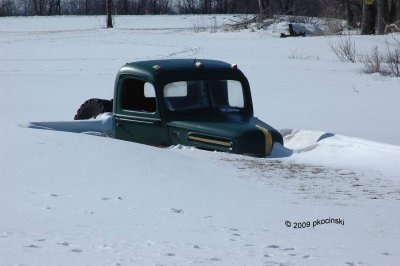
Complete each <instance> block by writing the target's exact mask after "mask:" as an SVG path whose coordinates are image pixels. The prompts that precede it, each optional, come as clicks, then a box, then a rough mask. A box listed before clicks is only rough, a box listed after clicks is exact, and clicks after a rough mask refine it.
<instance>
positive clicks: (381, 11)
mask: <svg viewBox="0 0 400 266" xmlns="http://www.w3.org/2000/svg"><path fill="white" fill-rule="evenodd" d="M388 11H389V6H388V1H387V0H377V13H378V16H377V21H376V28H377V34H384V33H385V27H386V24H387V23H388Z"/></svg>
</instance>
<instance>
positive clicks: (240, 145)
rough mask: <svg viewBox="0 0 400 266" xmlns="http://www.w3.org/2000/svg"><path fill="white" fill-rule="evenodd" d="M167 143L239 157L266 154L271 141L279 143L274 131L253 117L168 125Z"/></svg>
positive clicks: (277, 134)
mask: <svg viewBox="0 0 400 266" xmlns="http://www.w3.org/2000/svg"><path fill="white" fill-rule="evenodd" d="M167 126H168V128H169V134H170V138H171V143H172V144H173V145H175V144H182V143H184V144H185V145H188V146H195V147H198V148H201V149H208V150H219V151H227V152H234V153H239V154H246V155H253V156H265V155H268V154H269V153H270V152H271V150H272V146H273V142H280V143H282V137H281V135H280V134H279V132H277V131H276V130H275V129H273V128H272V127H270V126H269V125H267V124H265V123H263V122H262V121H260V120H258V119H257V118H249V119H243V120H241V121H172V122H168V123H167Z"/></svg>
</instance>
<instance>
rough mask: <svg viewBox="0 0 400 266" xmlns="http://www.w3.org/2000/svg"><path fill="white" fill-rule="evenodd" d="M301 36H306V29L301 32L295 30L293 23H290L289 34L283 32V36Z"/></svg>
mask: <svg viewBox="0 0 400 266" xmlns="http://www.w3.org/2000/svg"><path fill="white" fill-rule="evenodd" d="M299 36H302V37H306V33H305V32H304V31H299V32H296V31H294V29H293V24H292V23H290V24H289V35H288V34H285V33H281V38H286V37H299Z"/></svg>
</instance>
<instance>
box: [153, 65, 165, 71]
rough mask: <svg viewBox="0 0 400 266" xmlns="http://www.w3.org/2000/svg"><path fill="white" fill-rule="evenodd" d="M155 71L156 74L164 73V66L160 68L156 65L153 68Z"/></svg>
mask: <svg viewBox="0 0 400 266" xmlns="http://www.w3.org/2000/svg"><path fill="white" fill-rule="evenodd" d="M153 70H154V71H155V72H158V73H160V72H162V71H163V70H164V69H163V68H162V66H160V65H154V66H153Z"/></svg>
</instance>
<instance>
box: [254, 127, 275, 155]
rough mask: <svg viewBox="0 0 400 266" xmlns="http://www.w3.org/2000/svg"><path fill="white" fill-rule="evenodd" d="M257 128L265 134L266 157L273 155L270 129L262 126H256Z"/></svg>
mask: <svg viewBox="0 0 400 266" xmlns="http://www.w3.org/2000/svg"><path fill="white" fill-rule="evenodd" d="M256 127H257V128H258V129H259V130H261V131H262V133H263V134H264V137H265V154H266V155H269V154H271V151H272V144H273V143H272V136H271V133H270V132H269V131H268V129H266V128H264V127H262V126H259V125H256Z"/></svg>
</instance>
